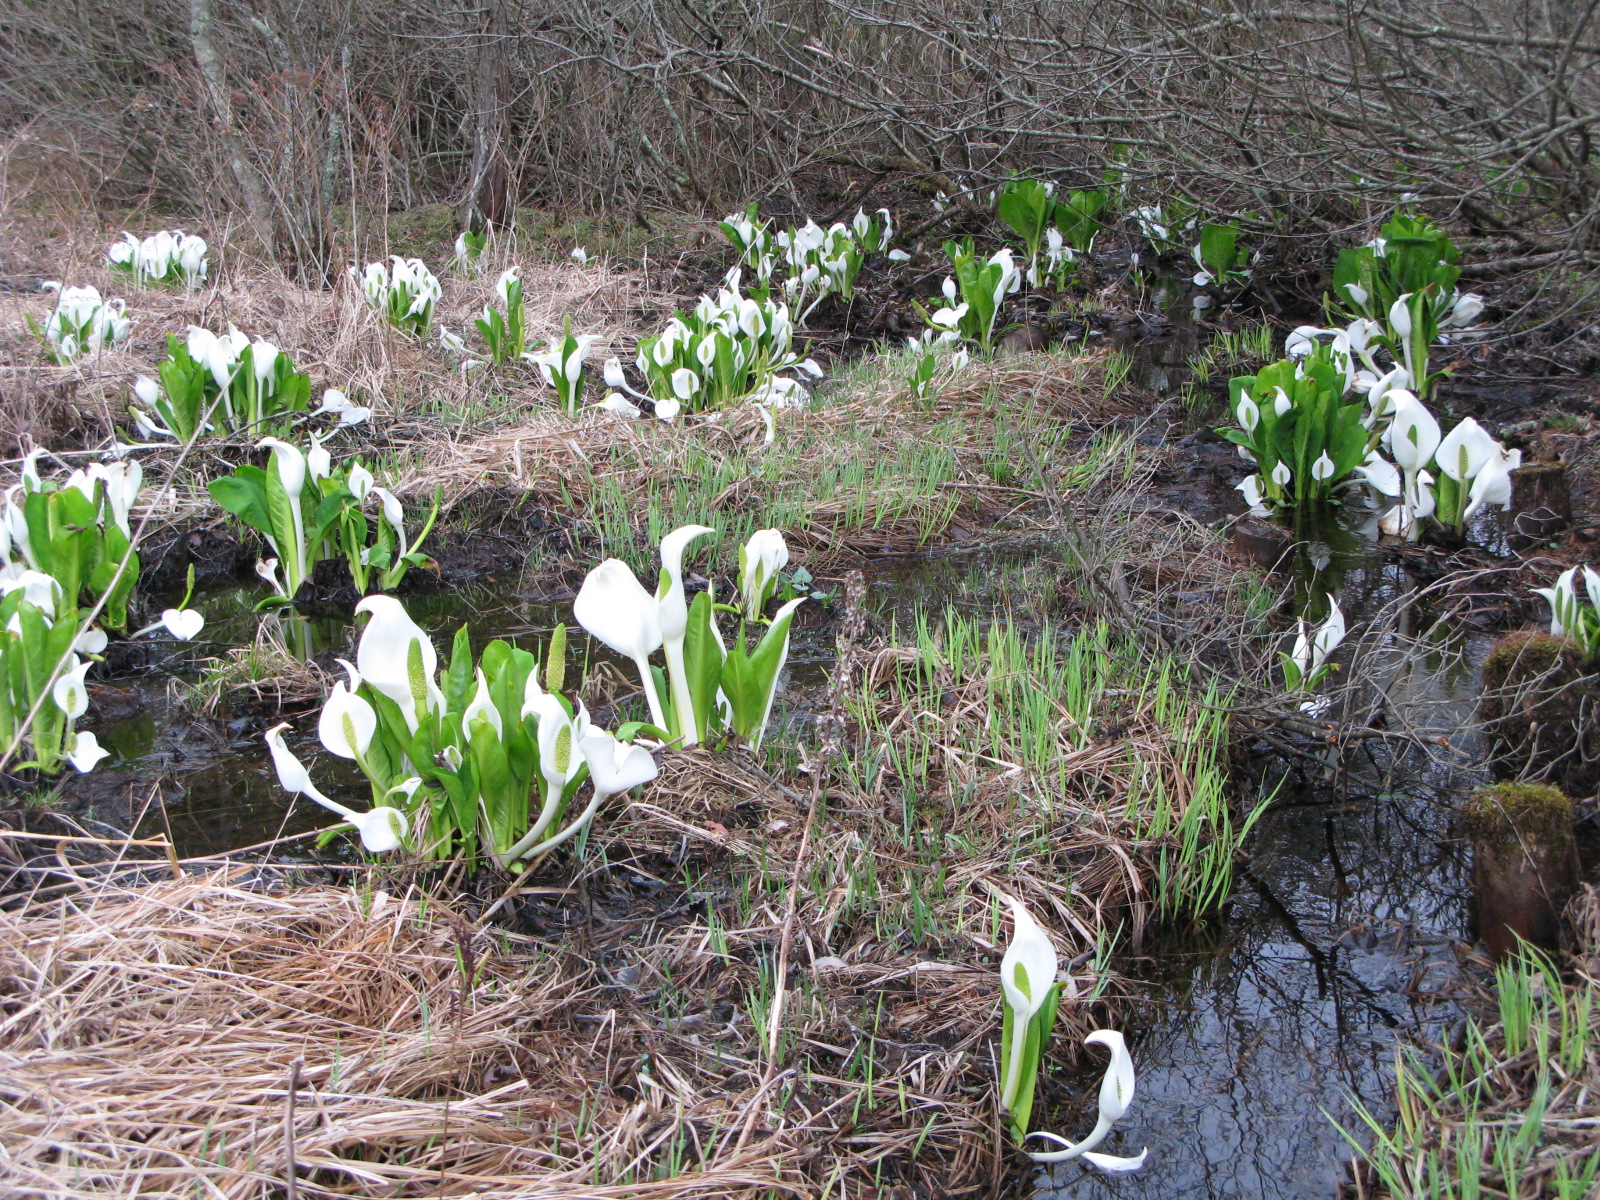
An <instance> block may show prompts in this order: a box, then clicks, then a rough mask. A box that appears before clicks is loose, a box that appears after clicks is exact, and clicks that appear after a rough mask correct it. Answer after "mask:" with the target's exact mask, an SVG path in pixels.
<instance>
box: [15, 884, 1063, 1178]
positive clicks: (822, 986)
mask: <svg viewBox="0 0 1600 1200" xmlns="http://www.w3.org/2000/svg"><path fill="white" fill-rule="evenodd" d="M251 880H253V881H254V882H249V881H251ZM547 890H548V889H547ZM596 919H598V914H596ZM606 924H607V926H608V931H609V930H610V929H614V928H615V923H614V922H613V921H609V920H608V921H607V922H606ZM769 925H770V914H766V915H765V916H764V917H763V918H762V919H761V920H760V921H758V922H756V923H755V927H754V928H752V929H745V930H728V931H727V933H726V938H727V942H726V948H723V946H722V944H720V943H710V942H708V938H707V936H706V931H705V930H704V929H698V930H697V929H696V928H694V926H693V925H692V924H687V923H686V924H682V925H680V926H679V927H678V928H676V929H675V930H672V931H670V932H668V933H667V935H666V936H665V937H663V938H662V939H661V940H660V943H659V945H657V946H656V947H655V948H654V950H653V951H652V958H651V961H650V963H649V966H648V973H647V977H646V978H644V979H640V977H639V976H640V972H639V969H638V968H637V967H636V968H635V969H634V970H633V971H632V974H631V976H630V975H629V974H628V973H627V971H626V970H625V969H620V968H619V969H618V970H615V971H612V970H608V969H606V968H605V967H603V966H601V965H599V961H598V960H599V958H600V957H601V956H600V955H599V954H598V953H596V960H597V961H595V962H585V961H584V958H583V955H582V954H579V953H574V952H573V950H572V949H571V948H559V947H553V946H547V945H541V944H539V943H538V942H536V941H534V940H533V939H529V938H526V937H520V936H517V935H514V934H510V933H507V932H505V931H502V930H496V929H494V928H492V927H485V926H482V925H476V924H471V923H468V922H467V921H465V920H463V919H462V918H461V917H460V916H458V915H456V914H455V913H454V912H452V911H451V909H450V908H449V907H447V906H445V905H444V904H441V903H438V902H435V901H430V900H428V899H427V898H426V897H423V896H419V895H417V894H415V893H410V894H407V895H406V896H404V897H396V896H393V895H389V894H385V893H383V892H381V891H378V892H371V893H368V892H365V891H363V890H361V889H356V888H330V887H302V888H279V887H264V886H262V884H261V882H260V876H259V872H258V871H257V870H255V869H254V868H242V867H235V868H232V869H228V870H220V871H213V872H210V873H207V874H204V875H198V876H189V877H185V878H181V879H177V880H173V881H168V882H164V883H155V884H148V885H145V886H138V887H128V888H118V887H103V888H94V889H87V888H86V889H83V890H80V891H78V892H76V893H74V894H71V895H68V896H66V897H64V898H62V899H59V900H57V901H55V902H54V903H50V904H40V905H37V906H35V907H32V908H29V909H26V910H24V911H23V912H22V913H20V914H7V915H5V916H3V917H0V960H3V968H0V969H3V971H4V979H5V984H6V988H5V991H6V1001H7V1002H6V1016H5V1019H4V1022H3V1023H0V1095H3V1097H4V1101H5V1109H4V1116H3V1118H0V1145H3V1147H4V1150H5V1153H6V1155H7V1162H8V1167H7V1173H8V1176H9V1180H10V1182H9V1183H8V1194H9V1195H14V1196H52V1197H54V1196H68V1195H72V1196H84V1195H140V1196H156V1197H180V1196H182V1197H189V1196H193V1195H196V1194H201V1195H212V1196H227V1197H254V1196H259V1195H283V1194H285V1181H286V1177H287V1176H288V1175H289V1173H290V1172H291V1169H292V1170H293V1172H294V1173H295V1174H296V1176H297V1186H298V1192H299V1195H301V1196H306V1197H334V1196H350V1195H364V1196H374V1195H386V1196H424V1195H429V1196H431V1195H465V1194H472V1195H488V1196H501V1197H518V1198H522V1197H624V1196H655V1195H667V1194H670V1195H695V1196H750V1195H757V1194H774V1193H775V1194H787V1195H800V1196H812V1195H819V1194H822V1191H824V1190H826V1189H827V1188H828V1187H831V1186H833V1185H834V1184H838V1183H839V1181H840V1180H848V1179H854V1180H861V1179H863V1178H869V1177H871V1176H872V1175H873V1173H874V1170H875V1169H876V1172H877V1174H878V1175H879V1176H881V1175H882V1174H883V1168H882V1167H881V1166H879V1164H884V1163H887V1164H888V1166H889V1168H890V1170H891V1173H892V1174H893V1175H901V1174H902V1173H903V1172H910V1173H911V1174H913V1175H922V1176H923V1178H924V1179H927V1178H928V1177H929V1176H932V1177H933V1178H936V1179H938V1180H939V1181H940V1182H939V1183H938V1184H937V1185H935V1187H934V1190H933V1191H932V1192H930V1191H927V1190H924V1189H923V1188H919V1191H921V1194H955V1193H959V1192H962V1191H967V1190H970V1189H971V1187H972V1184H973V1183H974V1182H975V1181H978V1180H982V1179H985V1178H987V1177H988V1176H989V1175H990V1173H991V1171H992V1170H993V1168H994V1167H995V1166H997V1165H998V1164H997V1162H996V1161H995V1159H994V1156H993V1152H992V1150H991V1145H992V1141H991V1138H990V1136H989V1134H990V1131H989V1129H988V1128H987V1125H988V1120H989V1114H988V1112H987V1111H986V1109H987V1105H986V1104H984V1103H981V1102H980V1103H974V1102H973V1097H972V1090H973V1089H974V1088H975V1087H978V1088H981V1086H982V1084H983V1081H984V1079H985V1078H986V1075H987V1072H988V1070H989V1064H988V1048H987V1045H986V1042H987V1041H988V1040H989V1039H990V1038H991V1036H992V1033H993V1029H992V1028H991V1026H992V1024H993V1021H994V1019H995V1016H996V1000H995V995H994V992H995V989H994V987H993V985H992V975H991V972H990V971H989V970H987V969H984V968H983V967H982V966H981V965H980V964H978V963H976V962H970V961H969V962H965V963H962V962H938V961H912V960H907V959H904V958H902V959H901V960H900V961H898V962H893V963H883V962H878V961H871V960H870V959H869V960H867V961H858V962H851V963H849V964H846V963H844V962H842V961H839V960H837V959H830V960H828V961H814V962H812V963H811V964H810V965H809V966H808V967H803V968H802V972H801V973H802V975H803V976H804V979H805V985H804V991H805V995H804V996H796V997H795V998H794V999H793V1000H792V1001H791V1005H790V1010H789V1011H790V1018H789V1019H790V1021H791V1029H792V1031H793V1036H792V1040H791V1042H790V1043H789V1049H788V1053H789V1060H790V1061H789V1063H788V1065H787V1066H786V1068H785V1069H783V1070H781V1071H777V1072H772V1071H768V1070H765V1069H764V1068H765V1064H764V1062H763V1058H762V1054H761V1050H760V1044H759V1043H760V1038H759V1036H757V1035H758V1034H759V1030H757V1029H754V1028H752V1022H751V1014H750V1013H749V1012H742V1011H740V1010H739V1009H737V1008H731V1009H730V1008H728V1006H726V1005H724V1004H720V1003H719V999H720V998H721V997H723V996H726V995H728V994H737V993H741V992H749V991H755V990H758V989H759V981H758V979H757V978H756V976H757V975H758V974H759V970H758V967H757V966H756V965H755V964H754V963H753V962H752V961H750V947H751V945H752V944H753V943H754V942H756V941H758V940H759V938H760V936H761V934H762V932H763V930H765V929H766V928H767V927H768V926H769ZM591 953H595V952H594V951H591ZM819 958H820V956H819ZM680 972H681V973H682V974H679V973H680ZM669 973H670V974H672V975H676V976H677V977H678V978H679V979H681V980H683V983H684V986H685V988H686V989H688V988H691V987H692V988H693V990H694V991H696V992H697V993H699V994H702V995H703V996H704V997H705V999H706V1001H707V1002H706V1003H704V1004H700V1003H694V1004H692V1005H690V1008H691V1009H692V1010H693V1011H678V1012H671V1013H669V1012H666V1011H663V1009H662V1007H661V1006H660V1005H659V1004H658V1005H651V1004H650V1003H649V1000H650V999H651V997H652V995H653V994H658V993H659V991H660V985H661V982H662V980H663V979H664V978H666V977H667V976H668V975H669ZM618 979H625V980H628V981H629V982H628V983H627V984H626V985H620V986H619V985H618V983H617V980H618ZM607 984H610V986H607ZM874 1010H876V1012H875V1011H874ZM824 1017H831V1019H823V1018H824ZM1066 1017H1067V1025H1068V1028H1069V1029H1070V1028H1071V1027H1072V1026H1073V1024H1074V1023H1075V1019H1074V1017H1073V1015H1072V1012H1071V1011H1070V1010H1069V1011H1068V1013H1067V1014H1066ZM863 1026H867V1027H868V1028H870V1029H871V1031H872V1033H871V1035H869V1034H868V1032H867V1029H864V1028H863ZM1078 1032H1082V1030H1081V1029H1079V1030H1078ZM869 1036H870V1044H869ZM863 1053H867V1054H870V1055H871V1056H872V1057H873V1058H874V1059H875V1060H876V1067H877V1074H876V1076H875V1077H871V1078H869V1077H867V1076H865V1075H864V1074H863V1073H862V1072H861V1071H860V1070H859V1069H853V1068H852V1066H851V1064H852V1062H854V1061H858V1060H859V1059H860V1057H861V1055H862V1054H863ZM841 1073H842V1074H841ZM913 1160H914V1161H913ZM963 1181H965V1184H963ZM840 1186H842V1184H841V1185H840ZM924 1187H926V1185H924ZM946 1189H948V1190H946Z"/></svg>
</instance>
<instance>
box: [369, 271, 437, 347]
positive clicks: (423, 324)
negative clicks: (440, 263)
mask: <svg viewBox="0 0 1600 1200" xmlns="http://www.w3.org/2000/svg"><path fill="white" fill-rule="evenodd" d="M350 278H352V279H354V280H355V281H356V283H357V285H358V286H359V287H360V288H361V294H362V295H363V296H365V297H366V300H367V303H368V304H370V305H372V307H373V308H375V309H377V310H378V311H379V312H381V313H383V314H384V316H385V317H386V318H387V319H388V322H389V324H390V325H391V326H393V327H394V328H395V329H398V330H399V331H400V332H401V333H404V334H407V335H409V336H411V337H419V338H420V337H423V336H425V335H426V334H427V332H428V326H429V325H431V324H432V323H433V309H434V306H435V305H436V304H438V302H439V298H440V297H441V296H442V295H443V291H442V289H441V288H440V287H439V280H438V279H437V278H435V276H434V274H433V272H432V271H430V270H428V268H427V266H426V265H425V264H424V263H423V261H422V260H421V259H420V258H401V257H400V256H399V255H398V254H395V255H391V256H390V265H389V266H387V267H386V266H384V264H383V263H381V262H373V263H368V264H367V268H366V270H365V271H361V272H358V271H357V270H356V269H355V268H354V267H351V268H350Z"/></svg>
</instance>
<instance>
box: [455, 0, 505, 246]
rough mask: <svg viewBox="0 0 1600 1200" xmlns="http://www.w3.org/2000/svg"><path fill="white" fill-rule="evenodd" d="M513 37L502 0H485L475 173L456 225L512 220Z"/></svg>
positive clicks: (477, 228) (480, 227)
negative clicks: (508, 143) (508, 140)
mask: <svg viewBox="0 0 1600 1200" xmlns="http://www.w3.org/2000/svg"><path fill="white" fill-rule="evenodd" d="M510 44H511V42H510V37H509V35H508V33H507V31H506V15H505V5H504V4H503V3H502V0H485V4H484V8H483V34H482V37H481V38H480V40H479V42H478V83H477V95H476V97H475V100H474V106H475V108H476V110H477V111H476V113H475V114H474V123H473V135H472V173H471V175H470V176H469V178H468V181H467V194H466V197H465V198H464V199H463V200H462V203H461V210H460V213H459V214H458V223H459V224H460V226H461V228H462V229H468V230H471V231H472V232H473V233H482V232H484V231H485V230H487V229H490V228H497V227H500V226H504V225H506V224H508V223H509V222H510V220H511V191H510V180H509V179H508V177H507V173H506V155H505V129H506V109H507V108H508V107H509V106H510V104H511V55H510Z"/></svg>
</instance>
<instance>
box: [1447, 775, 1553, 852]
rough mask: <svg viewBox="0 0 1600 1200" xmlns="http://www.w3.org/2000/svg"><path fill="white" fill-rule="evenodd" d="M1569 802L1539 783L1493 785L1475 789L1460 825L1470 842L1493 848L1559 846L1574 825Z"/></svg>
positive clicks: (1551, 788)
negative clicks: (1492, 845) (1482, 843)
mask: <svg viewBox="0 0 1600 1200" xmlns="http://www.w3.org/2000/svg"><path fill="white" fill-rule="evenodd" d="M1577 820H1578V814H1577V810H1576V809H1575V808H1574V807H1573V804H1572V801H1571V800H1569V799H1567V797H1566V796H1564V795H1562V793H1561V792H1560V791H1558V790H1557V789H1556V788H1553V787H1549V786H1547V785H1546V784H1542V783H1496V784H1492V785H1491V786H1489V787H1482V788H1479V789H1478V790H1477V791H1476V792H1474V793H1472V797H1471V798H1470V799H1469V800H1468V801H1467V807H1466V811H1465V812H1464V813H1463V815H1462V826H1463V828H1464V829H1465V831H1466V834H1467V836H1468V837H1470V838H1472V840H1473V841H1478V842H1490V843H1492V844H1494V845H1495V846H1496V847H1497V848H1508V847H1509V846H1511V845H1516V844H1523V843H1530V844H1533V845H1538V846H1555V845H1560V844H1561V843H1562V842H1563V841H1566V842H1570V841H1571V839H1572V827H1573V825H1575V824H1576V823H1577Z"/></svg>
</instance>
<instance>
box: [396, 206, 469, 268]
mask: <svg viewBox="0 0 1600 1200" xmlns="http://www.w3.org/2000/svg"><path fill="white" fill-rule="evenodd" d="M386 224H387V232H388V242H389V253H390V254H398V255H400V257H401V258H420V259H422V260H423V261H424V262H428V263H434V264H437V263H438V262H439V261H440V260H441V259H442V258H445V257H448V256H449V255H451V254H454V253H455V244H456V218H455V213H454V212H452V211H451V209H450V206H449V205H448V204H424V205H422V206H421V207H420V208H413V209H409V210H408V211H406V212H399V213H390V214H389V218H388V221H387V223H386Z"/></svg>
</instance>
